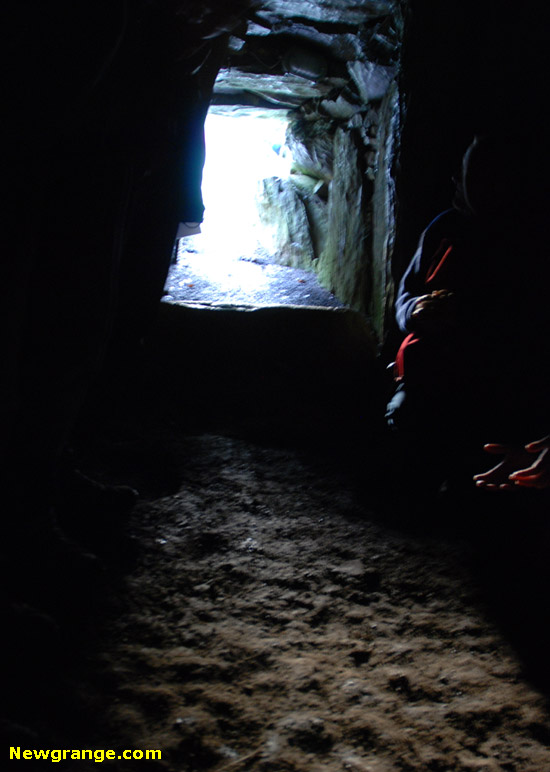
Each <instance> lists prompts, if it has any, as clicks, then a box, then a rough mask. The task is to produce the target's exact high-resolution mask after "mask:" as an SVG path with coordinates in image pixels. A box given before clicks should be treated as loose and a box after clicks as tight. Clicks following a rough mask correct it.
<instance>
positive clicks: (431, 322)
mask: <svg viewBox="0 0 550 772" xmlns="http://www.w3.org/2000/svg"><path fill="white" fill-rule="evenodd" d="M455 317H456V306H455V298H454V295H453V293H452V292H449V290H444V289H443V290H435V291H434V292H431V293H430V294H429V295H421V297H419V298H418V300H417V301H416V303H415V306H414V309H413V311H412V313H411V318H410V325H411V328H413V329H414V330H415V331H418V332H431V331H435V330H437V329H438V328H441V327H448V326H450V325H452V324H453V323H454V321H455Z"/></svg>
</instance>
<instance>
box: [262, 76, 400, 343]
mask: <svg viewBox="0 0 550 772" xmlns="http://www.w3.org/2000/svg"><path fill="white" fill-rule="evenodd" d="M377 93H378V92H377ZM398 105H399V100H398V92H397V86H396V84H395V82H394V81H393V82H392V83H391V84H390V86H389V88H388V87H387V84H386V94H385V96H384V98H383V99H382V100H379V99H377V100H376V101H373V102H371V103H369V104H361V102H360V101H359V100H357V103H356V104H352V103H350V102H347V101H346V100H344V99H343V98H340V100H335V101H334V105H333V106H332V112H333V114H332V116H328V115H326V114H323V112H322V111H321V110H319V109H314V108H313V106H312V105H311V104H306V105H304V106H303V107H302V108H301V109H300V110H298V111H297V112H296V115H295V117H294V119H293V120H292V121H291V124H290V127H289V131H288V135H287V144H288V146H289V148H290V150H291V152H292V155H293V172H292V174H291V176H290V178H289V180H288V181H281V180H276V179H270V180H265V181H264V186H263V194H262V196H261V205H260V207H261V213H262V217H263V221H264V222H265V223H270V224H272V225H274V226H275V228H274V230H275V236H274V250H275V257H276V260H277V262H279V263H281V264H283V265H290V266H294V267H300V268H305V269H309V270H313V271H315V272H316V273H317V274H318V276H319V280H320V282H321V284H323V286H325V287H326V288H327V289H329V290H330V291H331V292H333V293H334V294H335V295H336V296H337V297H338V298H339V299H340V300H341V301H342V302H344V303H345V304H346V305H348V306H350V307H351V308H353V309H355V310H357V311H360V312H362V313H364V314H365V315H366V316H368V317H369V318H370V320H371V323H372V325H373V328H374V330H375V332H376V334H377V336H378V338H379V339H380V340H382V339H383V337H384V334H385V329H386V325H387V320H388V316H389V308H390V306H391V302H392V298H393V279H392V275H391V268H390V266H391V259H392V250H393V245H394V235H395V233H394V230H395V213H394V210H395V185H394V180H393V174H394V166H395V153H396V146H397V142H396V138H397V135H398V131H399V111H398Z"/></svg>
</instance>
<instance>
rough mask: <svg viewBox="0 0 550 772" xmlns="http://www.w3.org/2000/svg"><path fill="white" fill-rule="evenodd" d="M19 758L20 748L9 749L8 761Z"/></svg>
mask: <svg viewBox="0 0 550 772" xmlns="http://www.w3.org/2000/svg"><path fill="white" fill-rule="evenodd" d="M20 758H21V748H20V747H19V748H13V747H11V748H10V759H20Z"/></svg>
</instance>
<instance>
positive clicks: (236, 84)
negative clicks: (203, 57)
mask: <svg viewBox="0 0 550 772" xmlns="http://www.w3.org/2000/svg"><path fill="white" fill-rule="evenodd" d="M399 38H400V16H399V3H398V2H396V0H263V1H262V2H260V3H259V4H258V6H257V7H256V9H255V10H254V11H252V12H250V14H249V18H248V19H247V20H246V21H245V22H243V23H242V25H241V27H240V28H239V29H238V30H236V31H235V32H234V34H233V36H232V38H231V41H230V51H229V58H228V62H227V66H225V67H224V68H223V69H222V70H221V72H220V74H219V76H218V80H217V82H216V86H215V90H214V99H213V103H214V104H245V105H252V106H258V107H269V106H272V107H282V108H291V107H296V106H298V105H300V104H302V103H304V102H305V101H308V100H318V101H323V102H324V103H326V105H327V110H328V111H329V112H330V110H331V109H332V110H333V111H336V113H337V114H338V113H339V111H340V110H342V109H343V110H344V111H345V112H348V113H349V112H350V110H351V113H353V105H354V104H355V103H359V102H360V103H363V104H364V103H365V102H369V101H371V100H377V99H381V98H382V97H383V96H384V93H385V92H386V90H387V88H388V86H389V84H390V83H391V81H392V80H393V78H394V76H395V72H396V65H397V58H398V46H399Z"/></svg>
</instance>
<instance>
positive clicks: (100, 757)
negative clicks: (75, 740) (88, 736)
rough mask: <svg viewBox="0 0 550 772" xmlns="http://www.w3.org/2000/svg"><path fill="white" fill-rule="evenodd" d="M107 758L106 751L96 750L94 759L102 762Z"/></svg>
mask: <svg viewBox="0 0 550 772" xmlns="http://www.w3.org/2000/svg"><path fill="white" fill-rule="evenodd" d="M104 758H105V751H94V761H98V762H101V761H103V759H104Z"/></svg>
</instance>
